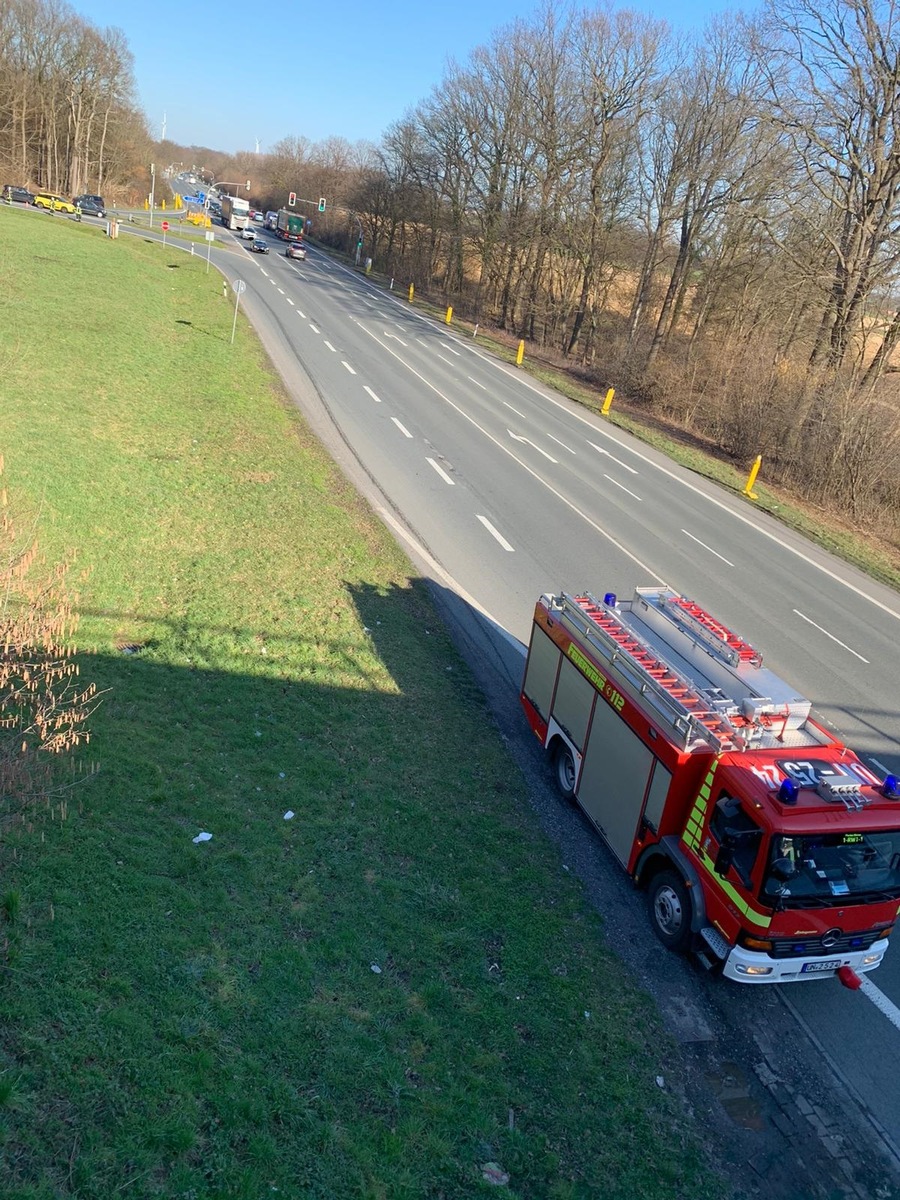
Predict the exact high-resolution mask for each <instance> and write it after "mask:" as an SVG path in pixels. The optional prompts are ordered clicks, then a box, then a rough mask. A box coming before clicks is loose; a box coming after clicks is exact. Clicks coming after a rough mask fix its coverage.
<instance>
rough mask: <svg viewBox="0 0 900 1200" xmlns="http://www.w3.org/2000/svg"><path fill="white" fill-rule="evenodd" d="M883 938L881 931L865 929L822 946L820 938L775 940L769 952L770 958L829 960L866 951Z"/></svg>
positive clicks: (843, 935)
mask: <svg viewBox="0 0 900 1200" xmlns="http://www.w3.org/2000/svg"><path fill="white" fill-rule="evenodd" d="M883 936H884V930H883V929H866V930H865V931H864V932H862V933H845V934H842V935H841V936H840V937H839V938H837V939H836V940H835V941H831V939H830V938H829V943H830V944H829V945H827V946H824V945H823V944H822V941H821V939H820V938H775V940H774V941H773V942H772V949H771V950H770V951H769V953H770V954H771V956H772V958H793V957H794V956H795V955H798V954H808V955H813V956H815V955H820V956H821V957H823V958H829V957H831V956H833V955H835V954H849V953H852V952H853V951H856V950H868V948H869V947H870V946H871V945H872V943H873V942H877V941H878V939H879V938H880V937H883Z"/></svg>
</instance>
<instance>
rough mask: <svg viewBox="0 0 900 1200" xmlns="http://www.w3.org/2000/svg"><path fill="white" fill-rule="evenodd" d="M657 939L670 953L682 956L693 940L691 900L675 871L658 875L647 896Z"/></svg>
mask: <svg viewBox="0 0 900 1200" xmlns="http://www.w3.org/2000/svg"><path fill="white" fill-rule="evenodd" d="M647 904H648V907H649V909H650V920H651V921H652V922H653V928H654V930H655V932H656V936H657V937H658V938H659V940H660V941H661V942H662V944H663V945H664V946H666V947H668V949H669V950H674V951H676V953H682V952H684V951H685V950H687V947H688V942H689V941H690V937H691V898H690V895H689V894H688V890H687V888H686V887H685V886H684V881H683V880H682V879H681V877H680V876H678V875H676V874H675V872H674V871H661V872H660V873H659V874H658V875H656V876H654V879H653V882H652V883H651V884H650V892H649V895H648V896H647Z"/></svg>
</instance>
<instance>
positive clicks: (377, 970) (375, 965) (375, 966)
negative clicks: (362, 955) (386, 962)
mask: <svg viewBox="0 0 900 1200" xmlns="http://www.w3.org/2000/svg"><path fill="white" fill-rule="evenodd" d="M372 971H373V972H374V974H376V975H380V974H381V967H379V965H378V963H372Z"/></svg>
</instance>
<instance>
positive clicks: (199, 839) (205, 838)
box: [191, 832, 212, 846]
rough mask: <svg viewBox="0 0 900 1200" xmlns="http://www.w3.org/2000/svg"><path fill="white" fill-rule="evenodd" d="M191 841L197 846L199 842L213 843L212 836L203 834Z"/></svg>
mask: <svg viewBox="0 0 900 1200" xmlns="http://www.w3.org/2000/svg"><path fill="white" fill-rule="evenodd" d="M191 841H192V842H193V843H194V845H195V846H196V845H197V843H198V842H211V841H212V834H211V833H205V832H201V833H198V834H197V836H196V837H195V838H191Z"/></svg>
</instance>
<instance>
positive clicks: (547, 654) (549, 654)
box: [522, 625, 562, 721]
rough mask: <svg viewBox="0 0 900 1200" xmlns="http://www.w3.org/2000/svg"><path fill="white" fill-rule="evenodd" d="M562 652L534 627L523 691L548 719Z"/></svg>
mask: <svg viewBox="0 0 900 1200" xmlns="http://www.w3.org/2000/svg"><path fill="white" fill-rule="evenodd" d="M561 657H562V654H561V653H560V651H559V650H558V649H557V647H556V646H555V645H554V644H553V642H551V640H550V638H548V637H547V635H546V633H544V631H543V630H542V629H540V628H539V627H538V626H537V625H535V626H534V627H533V633H532V637H531V649H530V650H529V652H528V665H527V667H526V668H525V682H524V684H523V685H522V691H523V692H524V693H525V695H526V696H527V697H528V699H529V700H530V701H531V703H532V704H533V705H534V707H535V708H536V709H537V711H538V712H539V713H540V714H541V716H542V717H543V719H544V720H545V721H546V720H547V718H548V717H549V716H550V705H551V703H552V702H553V689H554V688H555V687H556V673H557V671H558V670H559V660H560V658H561Z"/></svg>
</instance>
